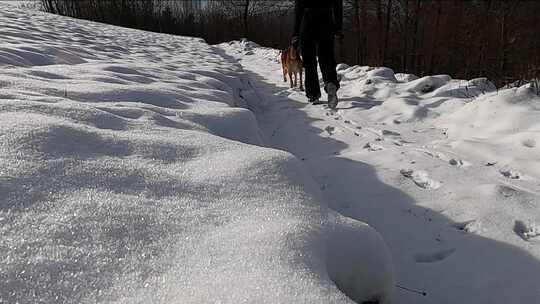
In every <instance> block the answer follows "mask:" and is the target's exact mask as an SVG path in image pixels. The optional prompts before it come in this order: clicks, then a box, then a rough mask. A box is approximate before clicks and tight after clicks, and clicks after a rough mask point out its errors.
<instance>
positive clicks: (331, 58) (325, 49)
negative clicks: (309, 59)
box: [318, 33, 339, 88]
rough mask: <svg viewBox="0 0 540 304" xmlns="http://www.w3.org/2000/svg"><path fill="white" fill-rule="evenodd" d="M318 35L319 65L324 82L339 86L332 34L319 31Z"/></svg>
mask: <svg viewBox="0 0 540 304" xmlns="http://www.w3.org/2000/svg"><path fill="white" fill-rule="evenodd" d="M321 34H322V35H321V36H320V37H319V44H318V51H319V66H320V67H321V72H322V77H323V80H324V84H325V87H326V84H328V83H333V84H335V85H336V87H337V88H339V82H338V80H337V72H336V57H335V52H334V35H333V34H332V33H321Z"/></svg>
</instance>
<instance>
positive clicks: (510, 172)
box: [499, 169, 521, 179]
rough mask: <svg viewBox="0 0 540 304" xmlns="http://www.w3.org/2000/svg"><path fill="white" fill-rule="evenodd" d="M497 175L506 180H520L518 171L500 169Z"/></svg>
mask: <svg viewBox="0 0 540 304" xmlns="http://www.w3.org/2000/svg"><path fill="white" fill-rule="evenodd" d="M499 173H500V174H501V175H502V176H504V177H506V178H509V179H520V178H521V173H519V172H518V171H515V170H511V169H501V170H499Z"/></svg>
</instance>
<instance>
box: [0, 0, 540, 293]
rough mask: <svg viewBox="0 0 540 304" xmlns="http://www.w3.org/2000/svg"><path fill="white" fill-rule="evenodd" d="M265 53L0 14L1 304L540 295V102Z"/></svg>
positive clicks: (464, 84) (9, 11)
mask: <svg viewBox="0 0 540 304" xmlns="http://www.w3.org/2000/svg"><path fill="white" fill-rule="evenodd" d="M278 58H279V54H278V51H277V50H273V49H268V48H262V47H258V46H257V45H255V44H253V43H250V42H246V41H243V42H231V43H224V44H221V45H217V46H209V45H207V44H206V43H204V42H203V41H202V40H200V39H196V38H186V37H176V36H169V35H161V34H155V33H148V32H143V31H136V30H129V29H124V28H117V27H113V26H107V25H103V24H97V23H92V22H87V21H82V20H75V19H70V18H65V17H59V16H54V15H48V14H43V13H39V12H32V11H22V10H19V9H16V8H15V7H13V6H8V5H4V4H1V3H0V253H2V254H1V255H0V303H96V302H97V303H112V302H114V303H353V302H352V301H351V298H352V299H353V300H355V301H357V302H359V303H361V302H363V301H376V300H379V301H380V302H381V303H384V302H392V303H429V304H431V303H437V304H439V303H448V304H450V303H452V304H453V303H475V304H478V303H482V304H484V303H485V304H488V303H489V304H492V303H501V304H502V303H505V304H506V303H527V304H529V303H531V304H532V303H538V302H539V301H540V283H539V282H540V211H539V205H540V196H539V195H540V159H539V158H538V155H540V154H539V152H540V151H539V149H540V147H539V145H538V144H537V143H540V137H539V134H540V133H539V131H540V130H539V129H540V125H539V123H538V122H539V121H540V112H539V110H540V108H539V106H538V105H539V104H540V98H538V97H536V96H535V95H534V94H532V93H531V91H530V90H529V89H528V88H527V87H521V88H517V89H508V90H501V91H497V90H496V89H495V87H494V86H493V85H492V84H491V83H489V81H487V80H485V79H481V78H480V79H473V80H470V81H464V80H453V79H451V78H450V77H449V76H446V75H438V76H431V77H424V78H420V79H418V77H416V76H414V75H407V74H395V73H394V72H393V71H392V70H390V69H386V68H369V67H358V66H354V67H348V66H345V65H340V66H339V67H338V70H339V74H340V76H341V79H342V89H341V90H340V91H339V95H340V98H341V100H342V102H341V103H340V104H339V105H338V110H337V112H333V111H329V110H328V109H326V108H325V107H324V106H321V105H319V106H313V105H308V104H307V103H306V102H305V97H304V96H303V93H302V92H299V91H297V90H292V89H289V88H288V85H287V84H285V83H283V78H282V74H281V70H280V68H281V67H280V64H279V61H278ZM365 223H367V224H365ZM422 293H424V294H422Z"/></svg>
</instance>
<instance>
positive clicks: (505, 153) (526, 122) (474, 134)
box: [437, 86, 540, 177]
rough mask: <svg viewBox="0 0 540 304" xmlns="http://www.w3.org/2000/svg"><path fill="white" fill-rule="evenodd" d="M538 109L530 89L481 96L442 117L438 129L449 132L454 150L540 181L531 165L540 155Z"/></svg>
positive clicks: (537, 170) (537, 168)
mask: <svg viewBox="0 0 540 304" xmlns="http://www.w3.org/2000/svg"><path fill="white" fill-rule="evenodd" d="M539 105H540V97H538V96H536V95H535V94H534V92H532V91H531V89H530V88H529V87H528V86H523V87H520V88H517V89H506V90H501V91H499V92H495V93H490V94H486V95H484V96H481V97H479V98H477V99H475V100H474V101H473V102H470V103H467V104H465V105H464V106H463V107H462V108H460V109H458V110H456V111H454V112H452V113H448V114H447V115H444V116H442V117H440V118H439V119H438V120H437V125H438V126H440V127H441V128H446V129H447V131H446V133H447V135H448V138H449V140H450V141H451V142H452V146H453V147H454V148H455V149H457V150H461V151H465V152H467V153H470V154H473V155H478V156H482V157H483V158H484V159H486V160H487V159H489V160H490V161H495V162H498V164H499V165H501V166H504V167H508V168H513V170H511V171H516V170H518V171H522V170H524V171H528V172H529V173H532V174H534V175H535V176H536V177H539V176H540V166H538V164H536V162H531V161H528V160H532V159H535V158H536V155H538V148H539V147H538V146H537V143H538V142H540V136H539V131H540V123H539V121H540V106H539ZM525 169H526V170H525ZM508 170H509V169H508ZM508 170H506V171H508ZM508 172H510V171H508ZM516 172H517V171H516ZM507 175H508V176H515V175H514V174H511V173H508V174H507Z"/></svg>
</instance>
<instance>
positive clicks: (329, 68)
mask: <svg viewBox="0 0 540 304" xmlns="http://www.w3.org/2000/svg"><path fill="white" fill-rule="evenodd" d="M294 16H295V17H294V19H295V20H294V32H293V37H292V39H291V42H292V44H293V45H294V46H298V44H299V46H300V53H301V55H302V60H303V62H304V68H305V70H306V71H305V89H306V96H307V98H308V100H309V102H312V103H318V102H319V98H321V88H320V86H319V75H318V73H317V59H318V61H319V66H320V68H321V73H322V77H323V81H324V90H325V91H326V93H327V94H328V106H329V107H330V108H332V109H335V108H336V106H337V103H338V97H337V90H338V89H339V81H338V78H337V72H336V59H335V54H334V38H339V39H343V34H342V25H343V0H295V12H294Z"/></svg>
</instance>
